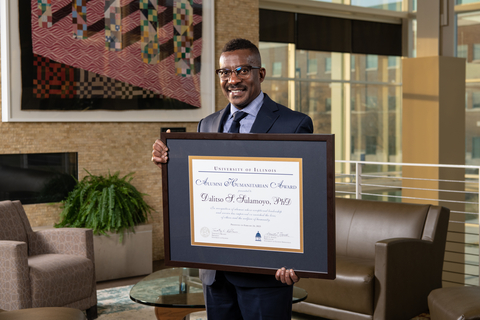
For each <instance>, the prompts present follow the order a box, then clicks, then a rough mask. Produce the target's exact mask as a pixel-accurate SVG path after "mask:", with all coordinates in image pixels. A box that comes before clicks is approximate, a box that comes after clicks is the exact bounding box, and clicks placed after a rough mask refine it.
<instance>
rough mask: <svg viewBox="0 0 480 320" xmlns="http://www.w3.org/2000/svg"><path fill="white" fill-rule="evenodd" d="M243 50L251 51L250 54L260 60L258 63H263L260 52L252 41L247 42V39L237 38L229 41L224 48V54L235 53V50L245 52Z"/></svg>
mask: <svg viewBox="0 0 480 320" xmlns="http://www.w3.org/2000/svg"><path fill="white" fill-rule="evenodd" d="M243 49H247V50H250V52H251V53H252V54H253V55H254V56H255V58H257V59H258V63H261V62H262V58H261V56H260V50H258V47H257V46H256V45H254V44H253V43H252V42H251V41H250V40H247V39H241V38H236V39H232V40H230V41H228V42H227V43H226V44H225V45H224V46H223V49H222V53H224V52H229V51H235V50H243Z"/></svg>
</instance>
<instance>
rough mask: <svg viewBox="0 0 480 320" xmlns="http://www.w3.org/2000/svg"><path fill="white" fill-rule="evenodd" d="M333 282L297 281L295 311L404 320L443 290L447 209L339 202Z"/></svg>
mask: <svg viewBox="0 0 480 320" xmlns="http://www.w3.org/2000/svg"><path fill="white" fill-rule="evenodd" d="M335 201H336V204H335V207H336V208H335V210H336V279H335V280H323V279H307V278H304V279H301V280H300V281H299V282H298V283H297V284H296V285H297V286H298V287H301V288H304V289H306V290H307V292H308V297H307V300H306V301H305V302H300V303H297V304H294V305H293V310H294V311H297V312H303V313H307V314H310V315H314V316H320V317H324V318H328V319H340V320H342V319H343V320H360V319H374V320H397V319H398V320H404V319H411V318H413V317H415V316H417V315H419V314H421V313H422V312H427V311H428V303H427V297H428V294H429V293H430V291H432V290H433V289H436V288H440V287H441V286H442V268H443V257H444V252H445V242H446V236H447V227H448V219H449V213H450V210H449V209H447V208H444V207H441V206H432V205H421V204H409V203H392V202H382V201H366V200H354V199H342V198H337V199H336V200H335Z"/></svg>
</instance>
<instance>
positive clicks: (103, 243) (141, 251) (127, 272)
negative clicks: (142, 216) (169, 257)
mask: <svg viewBox="0 0 480 320" xmlns="http://www.w3.org/2000/svg"><path fill="white" fill-rule="evenodd" d="M93 247H94V251H95V276H96V280H97V281H105V280H112V279H121V278H128V277H135V276H141V275H146V274H150V273H152V225H151V224H142V225H138V226H136V227H135V233H132V232H129V233H125V234H124V236H123V241H122V242H120V235H119V234H116V233H109V236H104V235H98V236H93Z"/></svg>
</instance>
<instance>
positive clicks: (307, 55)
mask: <svg viewBox="0 0 480 320" xmlns="http://www.w3.org/2000/svg"><path fill="white" fill-rule="evenodd" d="M295 58H296V73H295V76H296V77H297V78H307V79H322V80H330V79H340V77H341V75H336V73H335V72H334V73H332V54H331V53H330V52H320V51H309V50H296V51H295Z"/></svg>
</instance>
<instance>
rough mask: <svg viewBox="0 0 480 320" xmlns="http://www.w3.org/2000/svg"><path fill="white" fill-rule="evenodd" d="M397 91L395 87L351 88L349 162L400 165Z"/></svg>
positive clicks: (371, 86)
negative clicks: (351, 140)
mask: <svg viewBox="0 0 480 320" xmlns="http://www.w3.org/2000/svg"><path fill="white" fill-rule="evenodd" d="M400 91H401V90H399V88H398V87H396V86H387V85H385V86H384V85H363V84H352V85H351V95H352V101H353V105H354V106H353V110H352V112H351V122H350V131H351V135H352V139H353V143H351V146H352V154H351V159H352V160H361V159H363V160H366V161H391V162H397V161H398V162H400V159H398V157H399V156H398V155H399V154H400V152H398V150H397V148H400V143H397V142H398V141H399V140H398V139H397V137H398V129H400V128H399V126H400V120H401V112H400V110H399V109H400V107H399V106H400V102H399V101H400V99H401V95H400ZM396 92H397V93H396ZM392 101H394V103H393V105H392Z"/></svg>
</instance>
